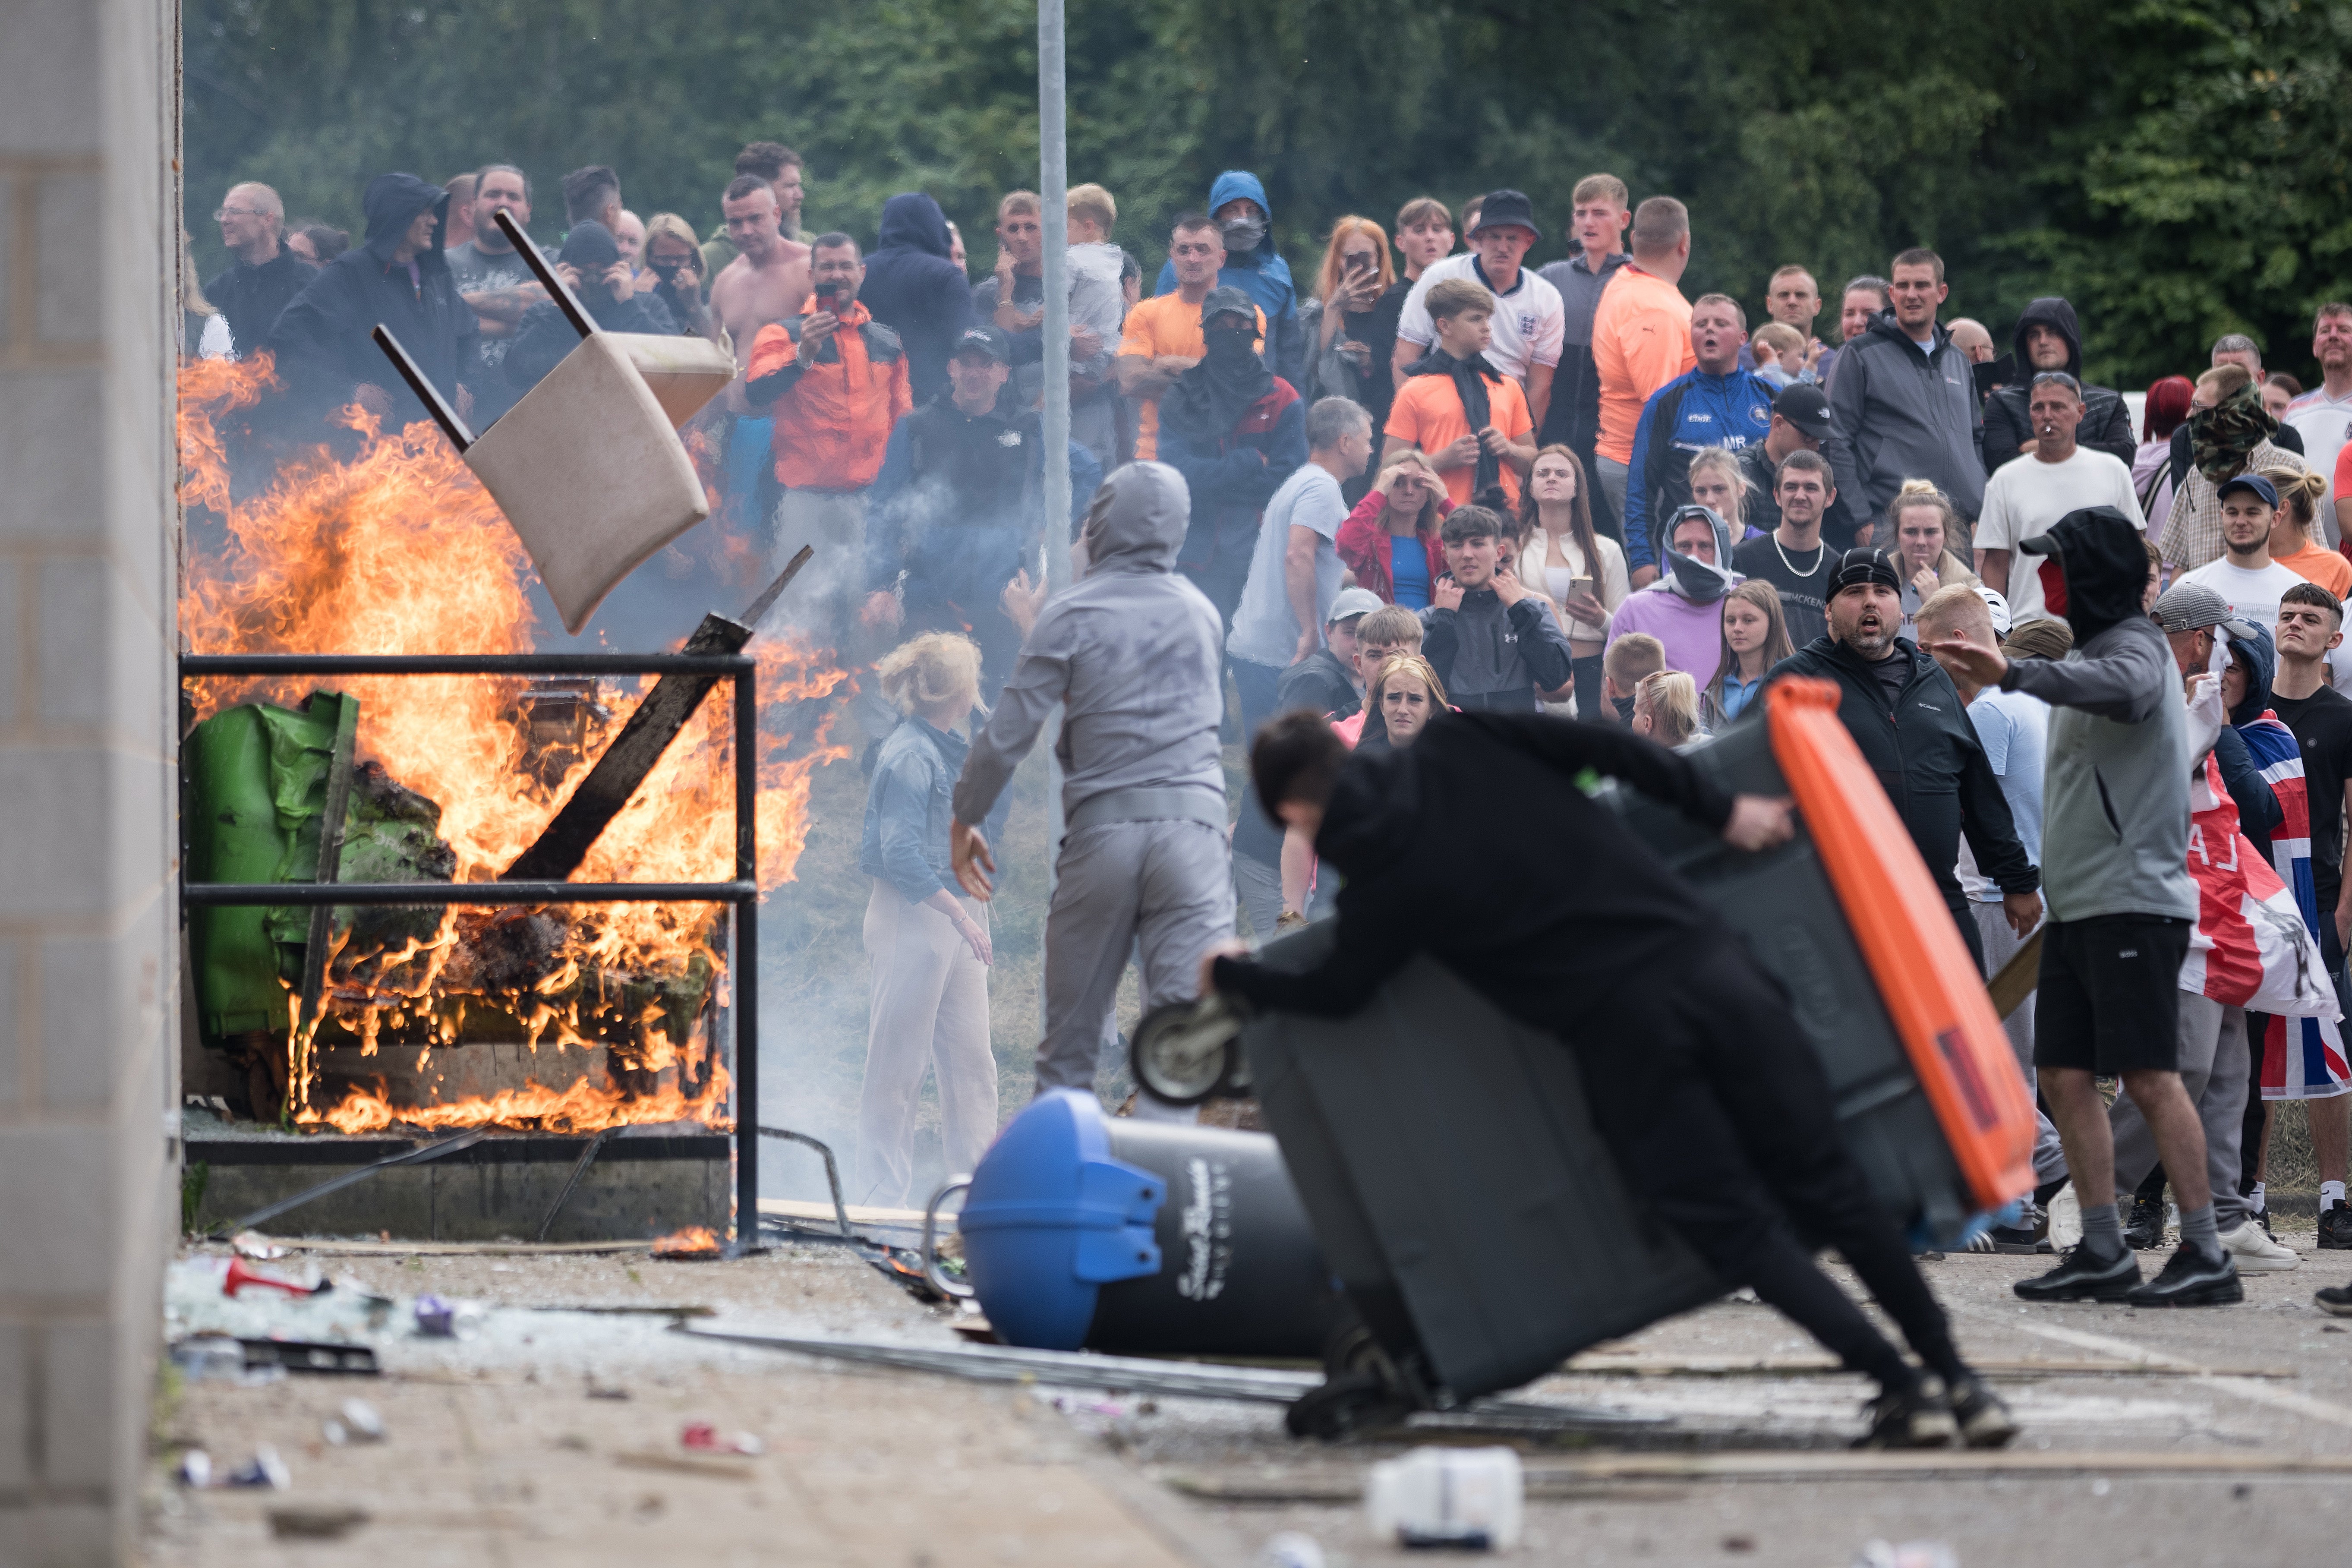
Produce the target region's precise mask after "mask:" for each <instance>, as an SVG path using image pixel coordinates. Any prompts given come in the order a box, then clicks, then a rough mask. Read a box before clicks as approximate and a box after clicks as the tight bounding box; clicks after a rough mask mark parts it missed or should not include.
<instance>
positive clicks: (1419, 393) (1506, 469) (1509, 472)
mask: <svg viewBox="0 0 2352 1568" xmlns="http://www.w3.org/2000/svg"><path fill="white" fill-rule="evenodd" d="M1486 416H1487V418H1488V419H1489V420H1491V421H1492V422H1493V424H1494V426H1495V428H1496V429H1497V430H1500V431H1501V432H1502V433H1503V434H1504V435H1505V436H1506V437H1509V438H1510V439H1511V440H1514V441H1516V440H1517V439H1518V438H1519V437H1522V436H1525V435H1526V434H1527V433H1528V431H1530V430H1533V429H1534V428H1535V421H1534V420H1533V419H1530V418H1529V417H1528V398H1527V394H1525V393H1523V392H1521V391H1520V390H1519V384H1518V383H1517V382H1516V381H1513V380H1512V379H1511V378H1510V377H1509V376H1505V377H1504V378H1503V379H1502V380H1501V381H1499V382H1493V381H1490V382H1488V383H1487V384H1486ZM1385 433H1386V434H1388V435H1391V436H1394V437H1396V438H1397V439H1399V440H1401V441H1410V442H1412V444H1413V445H1414V446H1416V447H1420V448H1421V449H1422V450H1423V451H1424V452H1431V453H1434V452H1438V451H1441V450H1443V449H1444V447H1447V446H1449V445H1451V444H1452V443H1454V442H1455V441H1459V440H1460V439H1462V437H1465V436H1467V435H1469V434H1470V421H1469V420H1467V419H1465V418H1464V417H1463V415H1462V396H1461V394H1459V393H1457V392H1455V391H1454V378H1453V377H1452V376H1450V375H1413V376H1407V377H1406V378H1405V383H1404V385H1403V387H1402V389H1401V390H1399V391H1398V393H1397V395H1396V401H1395V402H1394V403H1391V404H1390V405H1389V423H1388V429H1387V431H1386V432H1385ZM1477 472H1478V469H1477V466H1476V465H1475V464H1471V463H1465V464H1464V465H1463V466H1462V467H1461V468H1448V469H1446V470H1445V471H1444V474H1443V475H1441V476H1440V477H1441V478H1443V479H1444V480H1445V493H1446V494H1447V495H1449V496H1451V497H1452V498H1453V499H1454V505H1455V506H1466V505H1468V504H1469V500H1470V481H1471V480H1472V479H1474V478H1475V477H1476V475H1477ZM1503 493H1504V494H1505V495H1507V496H1509V497H1510V498H1511V500H1512V501H1513V503H1515V504H1516V503H1517V500H1518V499H1519V474H1518V470H1517V469H1516V468H1512V467H1511V465H1510V464H1508V463H1505V464H1504V465H1503Z"/></svg>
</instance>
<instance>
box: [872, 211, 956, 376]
mask: <svg viewBox="0 0 2352 1568" xmlns="http://www.w3.org/2000/svg"><path fill="white" fill-rule="evenodd" d="M948 250H949V240H948V220H947V215H946V214H944V213H942V212H940V204H939V203H937V202H935V201H933V200H932V199H931V198H930V197H929V196H927V195H922V194H921V193H920V192H915V191H910V192H908V193H906V194H904V195H896V196H892V197H891V198H890V199H889V200H888V201H887V202H885V203H883V204H882V226H881V232H880V233H879V234H878V235H877V236H876V243H875V246H874V254H873V255H871V256H869V257H867V258H866V281H865V282H863V283H861V284H859V285H858V287H857V298H858V300H860V301H861V302H863V303H864V305H865V306H866V310H868V311H870V312H871V313H872V314H873V317H874V319H875V320H876V321H879V322H881V323H882V324H883V325H884V326H886V327H889V328H892V329H894V330H895V331H897V332H898V336H899V338H900V340H901V341H903V342H905V343H906V345H907V383H908V391H909V392H911V393H912V394H913V395H914V399H915V403H916V405H918V406H920V405H923V404H925V403H928V402H929V401H930V400H931V399H932V398H935V397H937V396H939V395H940V394H941V393H943V392H945V391H946V390H947V386H948V355H949V354H950V353H952V352H953V351H954V348H955V343H956V340H957V339H958V338H961V336H963V332H964V329H965V328H967V327H969V326H971V280H970V279H967V278H966V277H965V276H964V275H963V269H962V268H960V267H958V266H957V265H956V264H955V263H954V262H952V261H950V260H949V259H948Z"/></svg>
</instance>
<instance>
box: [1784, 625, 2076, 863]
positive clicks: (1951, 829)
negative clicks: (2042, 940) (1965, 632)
mask: <svg viewBox="0 0 2352 1568" xmlns="http://www.w3.org/2000/svg"><path fill="white" fill-rule="evenodd" d="M1895 658H1900V659H1905V660H1907V661H1908V663H1909V667H1910V674H1909V676H1908V677H1907V678H1906V679H1905V680H1904V682H1903V689H1902V690H1901V691H1900V692H1899V693H1898V694H1897V695H1896V697H1895V700H1894V701H1893V702H1892V703H1890V702H1888V701H1887V699H1886V688H1885V685H1884V684H1883V683H1882V682H1881V681H1880V680H1879V679H1878V670H1877V667H1876V666H1874V665H1873V664H1871V663H1870V662H1869V661H1868V660H1866V659H1864V658H1863V657H1862V656H1861V655H1860V654H1858V653H1856V652H1854V651H1853V648H1851V647H1848V646H1847V645H1845V644H1844V643H1842V642H1838V641H1836V640H1834V639H1833V638H1832V637H1827V636H1822V637H1815V638H1814V639H1813V640H1812V641H1811V642H1810V643H1808V644H1807V645H1806V646H1805V647H1801V648H1799V649H1798V650H1797V651H1796V652H1795V653H1792V654H1790V656H1789V657H1788V658H1784V659H1782V660H1781V661H1780V663H1778V664H1776V665H1774V666H1773V667H1772V668H1771V670H1770V672H1769V674H1768V675H1767V676H1766V677H1765V679H1767V680H1768V681H1773V680H1779V679H1782V678H1783V677H1786V676H1791V675H1810V676H1812V677H1815V678H1816V679H1822V680H1833V681H1835V682H1837V689H1838V721H1839V722H1841V723H1843V725H1844V726H1845V727H1846V732H1847V733H1848V734H1850V735H1852V736H1853V740H1854V744H1855V745H1857V746H1859V747H1860V748H1861V749H1862V755H1863V759H1864V761H1865V762H1867V763H1869V764H1870V768H1871V771H1872V772H1873V773H1876V774H1877V775H1878V783H1879V784H1880V786H1881V787H1882V788H1884V789H1885V791H1886V798H1887V799H1888V800H1890V801H1892V802H1893V803H1894V805H1895V815H1896V816H1900V817H1901V818H1902V819H1903V826H1905V827H1906V828H1908V829H1909V830H1910V832H1911V842H1912V843H1913V844H1915V845H1916V846H1917V847H1918V849H1919V858H1921V859H1923V860H1925V861H1926V862H1927V870H1928V874H1929V875H1931V876H1933V877H1934V878H1935V879H1936V886H1937V888H1938V889H1941V890H1942V892H1943V895H1944V901H1945V902H1946V903H1947V904H1948V905H1950V906H1951V907H1953V908H1954V909H1958V908H1959V907H1960V901H1961V899H1962V898H1963V897H1964V895H1963V894H1962V893H1961V891H1960V879H1959V876H1958V869H1957V868H1958V864H1959V858H1960V835H1961V834H1962V833H1964V832H1965V833H1966V834H1967V835H1968V837H1969V848H1970V849H1972V850H1974V851H1975V852H1976V858H1977V866H1978V868H1979V869H1980V870H1981V871H1982V872H1983V873H1984V874H1985V876H1986V877H1988V878H1990V879H1991V881H1992V882H1993V884H1994V885H1995V886H1996V887H1998V888H2000V890H2001V891H2002V892H2004V893H2030V892H2032V891H2033V890H2034V889H2037V888H2039V887H2040V886H2042V878H2041V874H2040V873H2039V872H2037V871H2036V870H2035V869H2034V868H2033V862H2032V859H2031V858H2028V856H2027V855H2026V853H2025V846H2024V845H2023V844H2022V843H2021V842H2020V841H2019V839H2018V837H2017V823H2016V820H2015V818H2013V817H2011V816H2010V813H2009V797H2008V796H2007V795H2003V794H2001V793H2000V775H1999V774H1997V773H1994V772H1993V771H1992V763H1990V762H1989V761H1987V760H1986V758H1985V752H1984V742H1981V741H1979V740H1978V739H1977V730H1976V725H1975V724H1973V723H1971V722H1970V721H1969V714H1968V709H1967V707H1966V706H1965V705H1963V704H1962V703H1961V701H1960V693H1959V690H1958V688H1956V687H1955V686H1953V684H1952V678H1951V677H1950V676H1948V675H1946V674H1945V673H1944V670H1943V667H1942V666H1940V665H1938V664H1937V662H1936V661H1935V660H1934V659H1933V658H1929V657H1928V656H1927V655H1926V654H1924V653H1921V652H1920V651H1919V648H1918V646H1917V645H1916V644H1915V643H1913V642H1912V641H1911V639H1910V638H1908V637H1897V638H1895ZM1748 708H1749V710H1752V711H1754V712H1756V713H1758V714H1759V715H1760V714H1761V713H1762V712H1763V711H1764V705H1763V704H1762V703H1760V702H1750V703H1749V704H1748Z"/></svg>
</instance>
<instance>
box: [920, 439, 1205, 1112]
mask: <svg viewBox="0 0 2352 1568" xmlns="http://www.w3.org/2000/svg"><path fill="white" fill-rule="evenodd" d="M1191 519H1192V499H1191V497H1190V495H1189V494H1188V493H1187V491H1186V489H1185V486H1184V478H1183V476H1182V475H1181V474H1179V473H1178V472H1177V471H1176V470H1175V469H1174V468H1170V467H1169V466H1168V465H1167V464H1165V463H1130V464H1129V465H1128V466H1127V467H1126V468H1121V469H1119V470H1118V472H1116V473H1114V474H1112V475H1111V477H1110V478H1109V479H1108V480H1107V481H1105V482H1104V484H1103V487H1102V489H1100V490H1098V491H1097V492H1096V495H1095V500H1094V504H1093V506H1092V507H1090V508H1089V509H1088V510H1087V521H1086V531H1085V542H1086V551H1087V562H1088V563H1089V564H1088V566H1087V575H1086V580H1085V581H1084V582H1082V583H1080V584H1077V585H1076V587H1074V588H1071V589H1069V590H1067V591H1066V592H1064V593H1062V594H1060V595H1057V596H1055V598H1053V599H1050V600H1048V601H1047V602H1046V604H1045V609H1044V611H1043V612H1042V613H1041V614H1040V615H1039V616H1038V617H1037V623H1036V625H1035V626H1032V627H1031V628H1030V629H1029V635H1028V637H1027V638H1026V639H1025V640H1024V642H1023V644H1022V647H1021V661H1020V663H1019V664H1018V665H1016V666H1015V667H1014V668H1013V679H1011V680H1009V681H1007V682H1006V683H1005V687H1004V693H1003V696H1002V697H1000V698H999V699H998V700H997V704H996V711H995V713H994V714H993V716H992V717H991V718H990V720H989V721H988V726H987V728H986V729H984V730H982V731H981V733H980V736H979V738H978V739H977V740H975V741H974V742H972V747H971V755H970V756H969V757H968V758H966V759H965V761H964V765H963V773H962V776H961V777H960V778H959V779H958V780H957V781H956V787H955V801H954V806H955V826H954V827H953V828H952V829H951V831H950V846H951V855H952V859H953V865H954V870H955V875H956V879H957V880H958V881H959V882H961V884H962V885H963V887H964V890H965V891H967V892H969V893H970V894H971V896H972V897H973V898H975V899H979V900H983V901H985V900H987V899H988V898H989V896H990V894H991V892H992V883H991V881H990V877H991V874H992V873H993V872H994V871H995V869H996V861H995V859H994V858H993V857H992V855H991V854H990V852H989V847H988V843H987V840H986V839H985V838H983V837H982V835H981V832H980V829H979V827H978V826H976V825H977V824H979V823H980V822H982V820H984V819H985V818H986V817H987V816H988V811H989V808H990V807H991V806H992V805H994V804H995V803H996V797H997V795H998V793H999V792H1000V791H1002V790H1003V788H1004V785H1005V782H1006V781H1007V780H1009V779H1010V778H1011V777H1012V776H1013V769H1014V768H1015V767H1017V766H1018V765H1019V764H1020V762H1021V759H1022V758H1023V757H1024V756H1025V755H1027V754H1028V751H1029V748H1030V747H1031V746H1032V745H1033V744H1034V743H1035V742H1036V739H1037V731H1038V730H1039V729H1040V728H1041V727H1042V726H1043V725H1044V724H1045V717H1046V715H1047V714H1048V713H1050V712H1052V711H1053V708H1054V704H1055V703H1056V702H1059V703H1063V704H1065V705H1066V707H1065V710H1064V712H1063V715H1062V734H1061V739H1060V740H1059V741H1058V742H1055V755H1056V756H1057V757H1058V758H1059V759H1060V761H1061V764H1062V773H1063V781H1062V807H1063V811H1064V814H1065V816H1066V822H1067V827H1066V831H1065V833H1064V835H1063V838H1062V843H1061V847H1060V859H1059V860H1058V862H1057V863H1056V867H1055V885H1054V901H1053V904H1052V907H1051V908H1050V909H1049V910H1047V911H1046V915H1045V1043H1044V1044H1042V1045H1040V1046H1039V1047H1037V1089H1038V1091H1039V1092H1040V1093H1043V1092H1044V1091H1045V1090H1046V1089H1092V1088H1093V1087H1094V1081H1095V1066H1096V1061H1097V1056H1098V1054H1099V1051H1100V1048H1101V1044H1102V1041H1103V1038H1104V1037H1105V1035H1106V1033H1107V1032H1108V1028H1109V1026H1110V1016H1111V1005H1112V1003H1113V1001H1114V1000H1115V999H1116V997H1117V995H1118V977H1119V974H1120V973H1121V972H1122V971H1123V970H1125V968H1126V967H1127V960H1128V954H1129V951H1130V949H1132V948H1134V947H1135V946H1136V945H1137V944H1138V942H1140V945H1141V951H1142V962H1141V967H1142V970H1143V1007H1144V1011H1146V1012H1147V1013H1148V1012H1150V1010H1151V1009H1152V1008H1154V1007H1157V1006H1159V1005H1160V1004H1162V1003H1164V1002H1178V1001H1184V1000H1188V999H1190V998H1191V997H1192V995H1193V994H1194V993H1193V982H1194V976H1195V975H1196V974H1197V973H1199V967H1200V963H1201V955H1202V953H1204V952H1207V951H1208V950H1209V949H1210V948H1211V947H1212V946H1213V945H1214V944H1215V943H1216V942H1217V941H1218V939H1219V938H1221V937H1224V936H1228V935H1230V934H1232V932H1233V929H1234V882H1233V866H1232V858H1231V855H1230V852H1229V849H1228V847H1227V844H1226V839H1225V775H1224V770H1223V766H1222V765H1221V764H1220V763H1219V761H1218V752H1217V724H1218V721H1220V720H1221V719H1222V718H1223V716H1224V700H1223V686H1222V681H1223V676H1222V673H1221V670H1222V663H1223V657H1224V626H1223V621H1222V620H1221V619H1220V618H1219V616H1218V615H1217V610H1216V606H1215V605H1212V604H1210V603H1209V599H1208V595H1205V594H1202V592H1201V590H1200V589H1198V588H1196V587H1194V586H1193V585H1192V583H1191V582H1190V581H1189V580H1187V579H1186V578H1184V577H1181V576H1180V575H1178V574H1177V573H1176V570H1175V567H1176V552H1177V550H1178V548H1179V547H1180V546H1181V544H1182V543H1183V542H1184V530H1185V528H1186V526H1187V525H1188V524H1189V522H1190V521H1191Z"/></svg>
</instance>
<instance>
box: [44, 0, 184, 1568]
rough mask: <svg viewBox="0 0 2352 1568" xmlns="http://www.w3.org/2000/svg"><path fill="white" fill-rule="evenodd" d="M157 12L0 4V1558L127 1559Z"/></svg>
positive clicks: (147, 792)
mask: <svg viewBox="0 0 2352 1568" xmlns="http://www.w3.org/2000/svg"><path fill="white" fill-rule="evenodd" d="M177 26H178V21H177V8H176V5H173V3H172V0H5V4H0V1562H5V1563H9V1564H12V1565H13V1564H16V1563H40V1564H48V1563H111V1562H117V1561H121V1560H123V1559H124V1558H126V1557H127V1556H128V1555H129V1549H130V1543H131V1539H132V1534H133V1528H134V1523H135V1508H136V1499H137V1488H138V1479H139V1475H140V1465H141V1459H142V1437H143V1435H144V1433H145V1430H146V1425H147V1412H148V1408H149V1402H150V1398H151V1394H152V1386H153V1373H154V1360H155V1346H156V1338H157V1309H158V1295H159V1285H158V1281H159V1274H160V1270H161V1268H162V1266H163V1258H165V1257H166V1256H167V1255H168V1251H169V1247H170V1241H171V1237H172V1234H173V1227H174V1226H175V1224H176V1222H177V1217H178V1216H177V1205H178V1194H177V1169H178V1155H177V1148H176V1142H175V1136H174V1133H173V1121H172V1120H171V1118H172V1110H171V1107H172V1104H173V1084H172V1082H171V1063H172V1060H173V1057H172V1054H171V1053H169V1052H168V1051H167V1050H166V1045H167V1042H170V1041H172V1040H173V1039H174V1038H175V1033H174V1031H175V1029H176V1016H177V1010H178V993H177V987H178V973H177V952H178V944H177V939H176V934H175V933H176V911H175V908H174V900H173V895H172V878H173V874H174V871H175V858H176V852H175V848H174V846H175V844H176V842H177V834H176V831H175V828H174V826H173V816H174V797H175V795H176V793H177V792H176V787H175V785H174V784H173V754H174V746H173V726H172V717H173V712H174V710H175V703H174V697H173V691H174V688H173V678H172V669H171V657H172V650H173V647H174V646H175V643H176V640H177V632H176V627H175V619H174V614H173V600H174V594H175V580H176V540H177V534H178V529H177V523H176V519H175V513H174V508H173V499H172V479H173V463H172V447H171V403H170V388H171V378H172V365H173V349H174V342H173V323H174V320H175V314H174V311H173V308H172V306H171V279H172V277H173V259H172V258H173V243H174V241H175V239H176V236H177V232H178V214H177V207H178V196H177V179H176V174H175V172H174V164H173V160H174V157H175V155H176V151H177V139H178V123H179V112H178V93H177V88H176V85H175V84H176V79H177V72H178V60H179V47H178V36H177Z"/></svg>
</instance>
